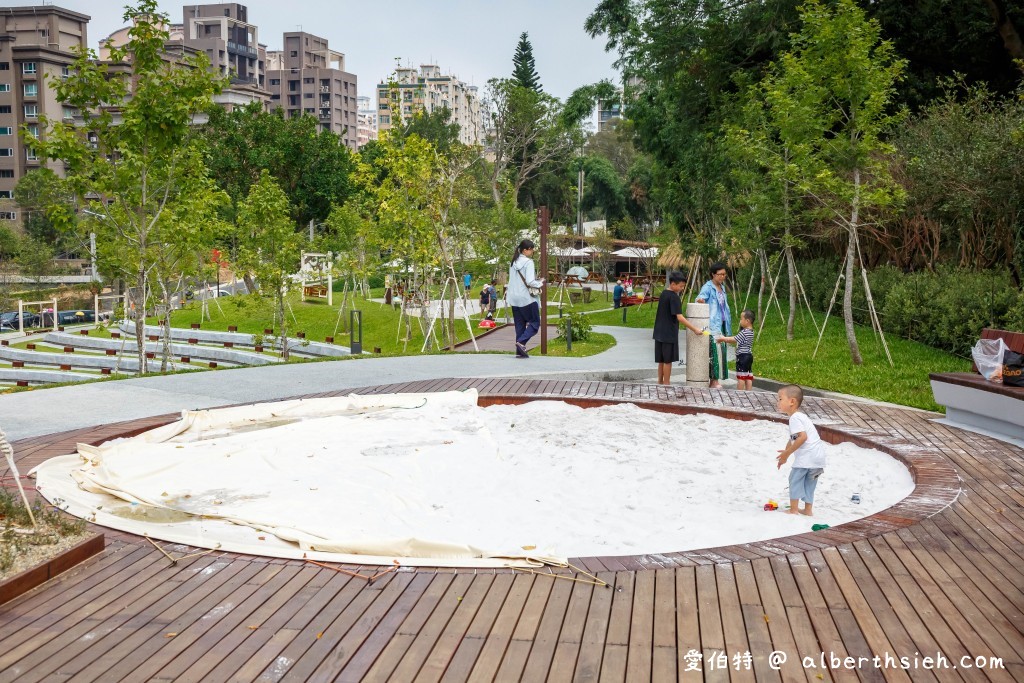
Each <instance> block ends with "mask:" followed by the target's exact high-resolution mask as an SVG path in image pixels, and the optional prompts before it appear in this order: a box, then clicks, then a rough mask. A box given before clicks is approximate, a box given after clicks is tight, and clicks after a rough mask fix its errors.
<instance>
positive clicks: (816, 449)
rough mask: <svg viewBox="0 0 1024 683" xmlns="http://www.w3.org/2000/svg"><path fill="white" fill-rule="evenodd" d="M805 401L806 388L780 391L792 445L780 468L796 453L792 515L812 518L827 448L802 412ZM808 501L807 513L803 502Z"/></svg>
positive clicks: (791, 482)
mask: <svg viewBox="0 0 1024 683" xmlns="http://www.w3.org/2000/svg"><path fill="white" fill-rule="evenodd" d="M803 402H804V392H803V389H801V388H800V387H798V386H797V385H795V384H787V385H786V386H784V387H782V388H781V389H779V411H780V412H783V413H785V414H786V415H789V443H788V444H786V447H785V448H784V449H782V450H781V451H779V457H778V458H777V461H778V463H779V469H782V466H783V465H785V464H786V461H787V460H789V456H790V455H792V454H794V453H796V458H794V459H793V469H792V470H790V473H789V510H788V512H789V514H791V515H797V514H801V513H803V514H805V515H807V516H808V517H810V516H811V515H812V506H813V505H814V489H815V488H816V487H817V486H818V478H819V477H821V474H822V472H824V471H825V446H824V444H823V443H822V442H821V438H820V437H819V436H818V430H817V429H815V428H814V423H813V422H811V418H809V417H807V415H805V414H804V413H802V412H801V411H800V405H801V404H802V403H803ZM801 500H802V501H804V508H803V510H801V509H800V501H801Z"/></svg>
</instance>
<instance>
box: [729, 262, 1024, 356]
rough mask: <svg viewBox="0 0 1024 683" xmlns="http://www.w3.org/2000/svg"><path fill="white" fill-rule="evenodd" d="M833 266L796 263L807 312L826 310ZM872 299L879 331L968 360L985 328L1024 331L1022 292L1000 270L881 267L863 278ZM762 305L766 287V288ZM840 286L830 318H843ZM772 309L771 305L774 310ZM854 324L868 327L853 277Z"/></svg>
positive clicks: (858, 279) (783, 284) (783, 280)
mask: <svg viewBox="0 0 1024 683" xmlns="http://www.w3.org/2000/svg"><path fill="white" fill-rule="evenodd" d="M839 266H840V263H839V261H838V260H829V259H811V260H806V261H800V262H798V263H797V270H798V272H799V273H800V279H801V281H802V282H803V285H804V290H805V291H806V293H807V299H808V301H810V304H811V307H812V308H813V309H815V310H816V311H826V310H828V305H829V302H830V301H831V299H832V292H833V291H834V290H835V286H836V279H837V278H838V276H839ZM750 272H751V267H750V266H747V267H745V268H743V269H741V270H740V272H739V273H738V275H737V277H738V279H739V283H738V286H739V287H740V288H741V292H740V297H741V298H742V297H743V296H744V295H745V293H746V286H747V284H748V282H749V277H750ZM868 283H869V284H870V285H871V296H872V298H873V299H874V302H875V310H876V312H877V314H878V318H879V321H880V322H881V324H882V329H883V330H884V331H885V332H886V333H887V334H894V335H897V336H900V337H904V338H906V339H912V340H914V341H919V342H921V343H923V344H928V345H929V346H933V347H935V348H939V349H943V350H946V351H950V352H952V353H955V354H958V355H961V356H967V355H969V353H970V349H971V347H972V346H973V345H974V342H975V341H976V340H977V338H978V337H979V336H980V335H981V330H982V329H983V328H986V327H995V328H1000V329H1008V330H1015V331H1020V330H1024V292H1021V291H1020V290H1018V289H1017V288H1016V287H1015V286H1014V284H1013V281H1012V280H1011V279H1010V275H1009V273H1008V272H1007V271H1005V270H968V269H963V268H952V267H946V266H939V267H937V268H936V270H935V271H934V272H932V271H919V272H913V273H904V272H903V271H901V270H900V269H898V268H895V267H892V266H881V267H879V268H876V269H874V270H872V271H870V272H869V273H868ZM776 287H777V291H778V294H779V296H780V297H781V299H782V303H783V305H785V303H786V300H787V299H788V292H789V280H788V277H787V274H786V271H785V267H783V271H782V275H781V276H780V277H779V281H778V283H777V285H776ZM765 289H766V294H765V303H767V296H768V294H767V293H768V291H770V288H769V287H766V288H765ZM756 293H757V283H756V282H755V283H754V287H753V288H752V290H751V301H750V303H748V306H750V307H754V306H756ZM842 294H843V292H842V284H840V288H839V291H838V292H837V293H836V303H835V306H833V308H832V315H833V316H836V317H841V316H842V311H843V309H842ZM773 307H774V305H773ZM853 319H854V321H855V322H857V323H859V324H861V325H870V324H871V319H870V315H869V313H868V306H867V299H866V297H865V295H864V286H863V279H862V276H861V274H860V272H859V270H857V271H854V283H853Z"/></svg>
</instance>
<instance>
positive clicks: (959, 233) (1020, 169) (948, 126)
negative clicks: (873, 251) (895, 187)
mask: <svg viewBox="0 0 1024 683" xmlns="http://www.w3.org/2000/svg"><path fill="white" fill-rule="evenodd" d="M1021 130H1024V100H1022V99H1020V98H1016V97H999V96H997V95H996V94H995V93H993V92H992V91H991V90H990V89H989V88H986V87H984V86H982V85H967V84H966V83H965V79H957V80H953V81H948V82H947V83H946V92H945V94H944V95H943V96H942V97H941V98H939V99H937V100H934V101H933V102H932V103H931V104H929V105H928V106H926V107H925V108H924V109H923V110H922V111H921V112H920V114H919V115H918V116H916V117H915V118H913V119H912V120H910V121H908V122H907V125H905V126H902V127H901V129H900V132H899V134H898V135H897V136H896V137H895V144H896V146H897V148H898V149H899V152H900V156H901V163H900V164H899V166H898V170H899V171H900V176H901V181H902V182H903V184H904V186H905V187H906V188H907V192H908V201H907V207H906V211H904V212H903V214H902V215H901V216H900V218H899V220H898V221H897V225H896V229H895V230H893V231H891V233H889V232H884V231H883V230H882V229H878V230H874V231H873V236H874V237H875V238H876V240H877V242H878V243H879V244H881V245H882V247H883V248H884V249H885V252H884V253H885V255H886V257H887V258H889V259H891V260H892V261H893V262H895V263H898V264H900V265H902V266H905V267H925V268H928V269H930V270H933V269H934V267H935V265H936V263H938V262H947V263H948V262H953V263H956V264H957V265H959V266H961V267H965V268H974V269H979V270H980V269H985V268H993V267H1003V266H1005V267H1007V268H1008V269H1009V271H1010V274H1011V276H1012V277H1013V279H1014V282H1015V283H1016V284H1017V286H1018V287H1019V286H1021V283H1022V279H1024V278H1022V276H1021V271H1022V270H1024V135H1021V134H1020V131H1021Z"/></svg>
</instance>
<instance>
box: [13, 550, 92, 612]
mask: <svg viewBox="0 0 1024 683" xmlns="http://www.w3.org/2000/svg"><path fill="white" fill-rule="evenodd" d="M105 547H106V540H105V539H104V536H103V534H93V535H92V536H91V537H90V538H87V539H85V540H84V541H82V542H81V543H78V544H77V545H73V546H71V547H70V548H68V549H67V550H65V551H64V552H62V553H60V554H59V555H56V556H55V557H52V558H50V559H49V560H48V561H46V562H44V563H43V564H40V565H36V566H35V567H30V568H29V569H26V570H25V571H23V572H19V573H18V574H15V575H14V576H12V577H11V578H9V579H5V580H3V581H0V605H2V604H4V603H5V602H10V601H11V600H13V599H14V598H16V597H18V596H19V595H24V594H25V593H28V592H29V591H30V590H32V589H33V588H35V587H37V586H41V585H42V584H44V583H46V582H47V581H49V580H50V579H52V578H54V577H55V576H57V575H58V574H60V573H62V572H66V571H67V570H69V569H71V568H72V567H74V566H75V565H77V564H79V563H81V562H84V561H85V560H87V559H89V558H90V557H92V556H93V555H96V554H98V553H100V552H102V551H103V548H105Z"/></svg>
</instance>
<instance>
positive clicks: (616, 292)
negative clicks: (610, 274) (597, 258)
mask: <svg viewBox="0 0 1024 683" xmlns="http://www.w3.org/2000/svg"><path fill="white" fill-rule="evenodd" d="M624 291H625V287H623V286H622V280H616V281H615V288H614V289H612V303H613V304H614V305H615V308H619V307H620V306H622V292H624Z"/></svg>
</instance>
